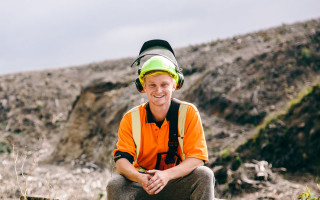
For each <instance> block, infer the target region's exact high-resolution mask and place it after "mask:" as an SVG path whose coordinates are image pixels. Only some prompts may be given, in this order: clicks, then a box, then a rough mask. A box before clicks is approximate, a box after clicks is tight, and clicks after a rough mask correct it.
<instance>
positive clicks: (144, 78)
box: [140, 71, 177, 86]
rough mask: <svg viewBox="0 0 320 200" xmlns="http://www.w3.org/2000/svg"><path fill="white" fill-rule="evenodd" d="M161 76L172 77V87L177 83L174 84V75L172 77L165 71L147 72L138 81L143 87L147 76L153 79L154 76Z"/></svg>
mask: <svg viewBox="0 0 320 200" xmlns="http://www.w3.org/2000/svg"><path fill="white" fill-rule="evenodd" d="M163 74H165V75H168V76H170V77H172V79H173V81H174V82H173V84H174V85H176V84H177V83H176V80H175V79H174V75H173V74H170V73H168V72H166V71H149V72H147V73H146V74H145V75H144V76H143V77H142V78H141V79H140V82H141V85H143V86H144V83H145V82H146V77H147V76H153V77H155V76H159V75H163Z"/></svg>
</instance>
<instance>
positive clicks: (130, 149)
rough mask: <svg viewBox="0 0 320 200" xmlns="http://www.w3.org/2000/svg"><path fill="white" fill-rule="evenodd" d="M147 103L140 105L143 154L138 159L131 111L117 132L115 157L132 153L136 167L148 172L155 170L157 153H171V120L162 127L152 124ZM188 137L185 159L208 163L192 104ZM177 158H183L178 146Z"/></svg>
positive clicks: (184, 148) (186, 138)
mask: <svg viewBox="0 0 320 200" xmlns="http://www.w3.org/2000/svg"><path fill="white" fill-rule="evenodd" d="M146 106H147V103H146V104H142V105H140V106H139V111H140V121H141V144H140V153H139V156H138V159H137V160H136V145H135V143H134V140H133V135H132V119H131V112H127V113H126V114H125V115H124V117H123V118H122V120H121V122H120V127H119V131H118V142H117V148H116V149H115V150H114V151H113V156H115V154H116V153H117V152H118V151H120V152H125V153H129V154H130V155H131V156H133V159H134V160H135V162H134V163H133V164H134V167H136V168H139V167H143V168H145V169H147V170H151V169H154V168H155V166H156V162H157V155H158V153H167V152H168V150H169V146H168V142H169V123H170V122H169V121H167V120H166V119H165V120H164V122H163V124H162V125H161V128H159V127H158V126H157V125H156V123H155V122H150V120H148V119H150V116H149V115H152V114H151V112H150V110H149V112H148V110H147V109H146ZM184 126H185V136H184V139H183V151H184V153H185V157H186V158H198V159H200V160H203V161H205V162H208V150H207V145H206V140H205V136H204V132H203V128H202V124H201V119H200V115H199V112H198V110H197V108H196V107H195V106H194V105H192V104H189V105H188V109H187V114H186V120H185V124H184ZM178 155H180V157H181V158H182V152H181V147H180V146H179V147H178Z"/></svg>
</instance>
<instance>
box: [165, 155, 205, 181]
mask: <svg viewBox="0 0 320 200" xmlns="http://www.w3.org/2000/svg"><path fill="white" fill-rule="evenodd" d="M202 165H203V161H202V160H200V159H198V158H186V159H185V160H184V161H183V162H181V163H180V164H179V165H177V166H175V167H172V168H170V169H167V170H165V171H166V173H167V174H168V176H169V179H170V180H172V179H177V178H180V177H183V176H186V175H188V174H190V173H191V172H192V171H193V170H194V169H195V168H197V167H199V166H202Z"/></svg>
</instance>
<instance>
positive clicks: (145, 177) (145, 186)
mask: <svg viewBox="0 0 320 200" xmlns="http://www.w3.org/2000/svg"><path fill="white" fill-rule="evenodd" d="M151 178H152V176H151V175H149V174H141V175H140V181H139V183H140V184H141V186H142V187H143V189H144V190H145V191H146V192H147V193H148V194H150V195H151V193H150V192H149V190H148V183H149V181H150V179H151Z"/></svg>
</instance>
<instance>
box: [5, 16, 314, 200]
mask: <svg viewBox="0 0 320 200" xmlns="http://www.w3.org/2000/svg"><path fill="white" fill-rule="evenodd" d="M175 53H176V55H177V60H178V62H179V64H180V66H181V67H182V68H183V73H184V75H185V84H184V86H183V88H182V89H181V90H179V91H177V92H176V93H175V94H174V97H176V98H178V99H182V100H186V101H189V102H192V103H194V104H195V105H196V106H197V107H198V108H199V111H200V114H201V117H202V122H203V126H204V129H205V134H206V140H207V143H208V149H209V154H210V163H209V164H208V166H210V167H212V169H213V170H214V171H215V173H216V176H217V194H218V196H219V197H221V198H222V197H224V198H228V199H240V198H243V199H258V198H260V199H292V198H296V197H297V194H298V193H299V192H300V193H301V191H302V190H303V189H304V187H305V183H306V182H304V181H307V183H308V184H311V185H315V182H316V179H315V178H312V179H310V180H309V179H308V180H306V179H304V178H301V176H305V174H303V175H301V174H295V172H296V171H299V169H300V168H303V169H305V173H308V174H310V177H312V175H316V174H318V175H319V173H318V171H317V170H316V169H319V161H316V160H313V159H312V158H314V157H315V156H316V155H317V153H319V148H318V146H319V145H317V141H318V140H319V137H320V136H319V129H318V128H319V127H318V123H317V122H318V121H312V120H313V119H314V120H315V119H318V118H319V113H317V112H315V111H316V110H319V105H318V104H316V103H317V102H318V100H319V96H318V93H315V94H314V93H308V95H309V96H306V97H305V100H301V101H300V104H299V105H296V107H294V108H293V109H291V110H290V111H289V112H288V114H287V115H285V116H281V117H279V118H275V119H276V120H278V121H279V120H280V121H281V122H279V123H280V125H279V123H273V124H275V125H269V126H267V127H271V128H266V129H261V128H260V129H258V128H259V127H261V124H268V123H269V121H265V120H269V119H270V118H273V116H278V115H279V113H282V111H283V110H284V109H285V108H286V107H287V105H288V104H289V103H290V102H291V101H292V100H294V99H296V98H297V97H298V95H299V94H301V91H303V90H305V89H306V88H307V87H312V88H313V90H312V91H318V89H317V88H318V86H316V85H317V83H319V82H320V20H319V19H316V20H310V21H307V22H303V23H296V24H292V25H282V26H280V27H276V28H272V29H268V30H261V31H258V32H255V33H249V34H246V35H239V36H234V37H233V38H229V39H225V40H217V41H212V42H209V43H204V44H199V45H193V46H189V47H185V48H181V49H175ZM132 60H133V58H124V59H121V60H110V61H105V62H101V63H92V64H90V65H84V66H78V67H70V68H64V69H54V70H45V71H37V72H25V73H16V74H9V75H4V76H0V157H1V159H2V163H0V166H1V168H3V169H5V170H3V173H2V174H1V176H0V184H1V185H2V186H0V194H1V195H2V196H1V195H0V198H17V197H18V196H19V188H18V187H17V185H16V184H15V183H16V177H15V172H14V168H13V165H14V155H13V152H12V151H13V148H12V144H15V149H16V152H19V151H20V152H21V151H24V152H26V158H27V159H26V164H25V170H27V173H29V174H30V177H31V180H30V181H29V182H30V184H29V186H28V187H29V188H30V189H29V193H31V194H35V195H45V194H47V193H48V187H46V186H45V185H46V184H47V183H48V182H49V183H50V185H51V190H50V191H52V190H54V191H55V194H56V196H57V197H58V198H67V199H69V198H71V197H74V195H75V194H77V195H78V197H82V198H83V199H90V198H96V197H99V196H101V195H102V198H105V191H104V188H105V185H106V181H107V179H108V178H109V177H110V175H111V174H110V173H111V172H110V170H111V168H112V159H111V154H110V153H111V151H112V150H113V148H114V145H115V142H116V139H117V137H116V134H117V129H118V126H119V122H120V120H121V117H122V115H123V114H124V112H126V111H127V110H128V109H130V108H131V107H133V106H135V105H137V104H140V103H141V102H145V101H146V96H145V95H141V94H139V93H138V92H137V91H136V89H135V86H134V80H135V78H136V76H137V69H133V68H130V67H129V66H130V64H131V62H132ZM310 94H312V95H313V94H314V96H312V95H311V96H310ZM308 97H309V98H308ZM311 111H312V112H311ZM290 113H291V114H290ZM292 113H293V114H292ZM297 116H301V117H297ZM283 123H285V124H288V126H282V125H281V124H283ZM271 124H272V123H271ZM259 125H260V126H259ZM282 129H285V130H286V131H287V132H285V133H286V135H285V136H281V137H279V134H281V132H279V130H282ZM259 130H260V132H259V134H260V135H258V131H259ZM301 131H302V133H301ZM311 132H312V133H311ZM263 133H264V134H263ZM304 133H307V134H309V135H308V136H305V135H304ZM262 134H263V135H262ZM260 136H261V137H260ZM260 138H261V139H260ZM280 138H281V139H280ZM297 140H299V141H300V142H296V141H297ZM281 141H285V143H286V144H285V145H286V146H283V145H284V144H283V143H282V142H281ZM302 141H303V142H302ZM305 144H308V145H305ZM298 147H299V148H298ZM281 148H283V149H285V150H291V151H289V152H290V154H287V153H286V151H284V152H282V150H281ZM286 155H287V157H286ZM297 155H298V156H300V157H297ZM305 155H306V156H307V157H306V158H307V159H309V160H306V158H305ZM233 156H234V157H233ZM33 157H36V158H37V160H39V164H38V167H37V168H35V169H34V170H31V169H32V167H31V166H32V163H34V161H33V160H32V158H33ZM232 158H234V159H232ZM236 158H237V159H236ZM292 158H295V159H298V161H297V160H295V161H294V162H291V161H292ZM228 159H229V160H228ZM252 159H257V160H259V161H260V160H267V161H268V162H269V163H271V164H273V165H274V166H275V167H277V168H279V169H280V168H287V171H286V172H285V173H276V172H275V171H272V175H273V176H274V177H276V178H273V179H272V180H271V179H270V180H269V182H268V183H265V182H264V183H263V184H262V183H260V182H259V183H256V184H255V186H252V185H251V186H250V185H247V186H246V188H242V189H241V187H242V186H241V185H240V186H239V185H237V184H234V183H235V182H234V181H237V180H239V179H237V178H236V177H238V176H239V177H241V176H242V175H243V174H246V173H251V172H248V171H246V168H245V167H244V166H245V165H244V164H245V162H248V163H250V162H252ZM230 160H231V162H233V163H230ZM235 160H238V161H239V160H241V162H240V161H239V163H238V164H234V163H237V162H234V161H235ZM313 161H314V162H313ZM310 163H311V164H310ZM231 164H233V165H231ZM17 165H18V171H19V170H22V169H21V167H23V166H24V165H23V159H22V158H20V159H19V160H18V161H17ZM28 166H29V167H28ZM28 170H29V171H28ZM270 170H272V169H270ZM19 174H20V175H19ZM56 174H58V175H59V176H58V175H56ZM228 174H229V175H228ZM230 174H232V178H230V177H228V176H231V175H230ZM226 176H227V177H226ZM18 177H19V180H20V181H23V179H24V178H23V174H22V173H21V172H18ZM248 177H249V175H248ZM283 177H286V179H289V180H285V178H283ZM288 177H289V178H288ZM299 177H300V178H299ZM305 177H309V176H305ZM76 180H78V182H79V180H81V181H80V182H79V184H78V185H74V181H76ZM299 180H300V182H299ZM39 184H41V186H42V187H40V186H39ZM259 184H260V186H259ZM268 184H269V185H268ZM270 184H271V186H270ZM282 184H284V185H286V186H287V187H284V186H283V185H282ZM3 185H6V186H3ZM257 185H258V186H259V187H260V189H257V188H256V186H257ZM269 186H270V187H271V188H272V194H274V195H270V194H271V193H270V191H268V189H267V188H268V187H269ZM38 187H40V188H41V189H39V188H38ZM226 187H228V188H229V189H225V188H226ZM233 187H234V188H235V189H232V188H233ZM63 188H68V191H67V192H62V191H65V190H64V189H63ZM239 188H240V189H239ZM248 188H249V189H248ZM49 189H50V187H49ZM285 190H287V191H285ZM291 191H295V192H291ZM50 193H51V192H50ZM66 193H67V194H66ZM246 195H247V196H246Z"/></svg>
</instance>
